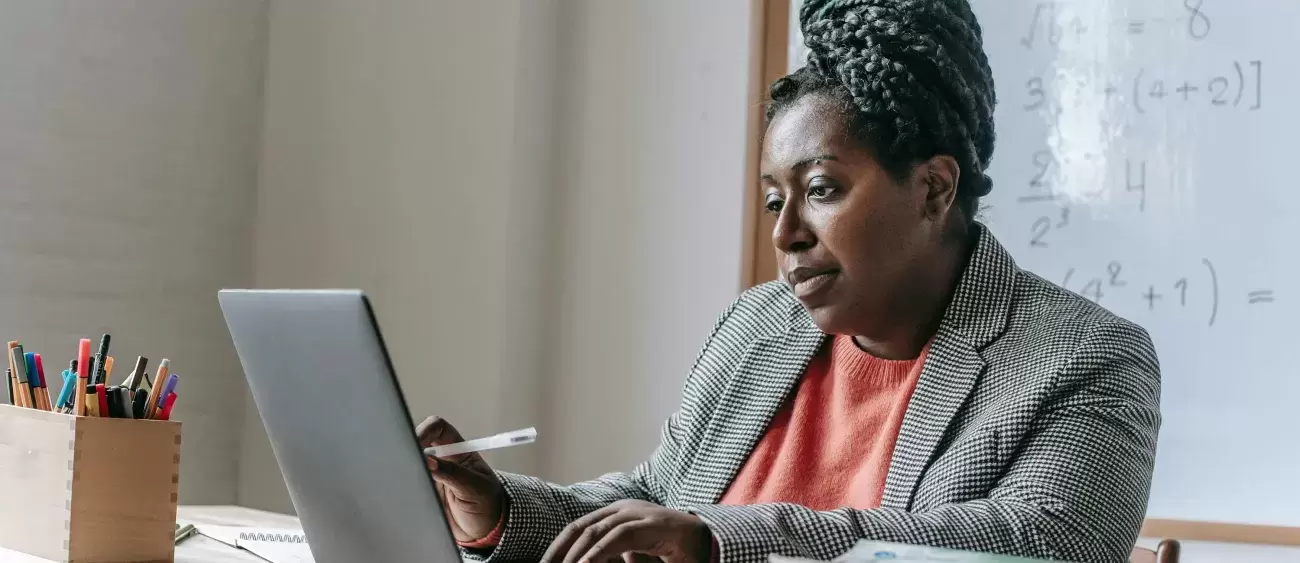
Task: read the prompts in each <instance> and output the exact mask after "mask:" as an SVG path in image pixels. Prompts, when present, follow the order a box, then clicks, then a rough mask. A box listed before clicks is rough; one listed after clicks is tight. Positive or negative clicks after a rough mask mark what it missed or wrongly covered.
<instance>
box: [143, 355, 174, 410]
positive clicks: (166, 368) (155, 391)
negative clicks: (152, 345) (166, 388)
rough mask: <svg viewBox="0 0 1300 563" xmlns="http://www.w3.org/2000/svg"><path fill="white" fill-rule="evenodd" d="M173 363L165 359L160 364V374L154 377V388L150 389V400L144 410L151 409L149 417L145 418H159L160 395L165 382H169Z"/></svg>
mask: <svg viewBox="0 0 1300 563" xmlns="http://www.w3.org/2000/svg"><path fill="white" fill-rule="evenodd" d="M171 367H172V361H171V360H169V359H167V358H163V360H162V361H161V362H158V374H157V375H155V376H154V377H153V387H152V388H151V389H149V400H148V401H146V402H145V404H144V408H146V409H149V414H148V416H145V418H157V416H156V415H157V414H158V399H159V393H161V392H162V388H163V382H164V381H167V373H168V372H170V371H171Z"/></svg>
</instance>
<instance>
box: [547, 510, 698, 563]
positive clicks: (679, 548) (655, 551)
mask: <svg viewBox="0 0 1300 563" xmlns="http://www.w3.org/2000/svg"><path fill="white" fill-rule="evenodd" d="M712 553H713V536H712V534H710V533H709V527H708V526H706V525H705V524H704V521H703V520H700V518H699V517H698V516H695V515H692V514H687V513H685V512H681V511H678V510H673V509H671V508H664V507H662V506H659V505H657V504H654V503H649V502H645V501H639V500H621V501H618V502H616V503H614V504H611V505H609V506H607V507H605V508H602V509H600V510H597V511H595V512H592V513H591V514H588V515H586V516H583V517H582V518H579V519H577V520H574V521H573V523H572V524H569V525H568V526H567V527H566V528H564V531H563V532H562V533H560V536H559V537H557V538H555V542H554V543H552V544H551V547H550V549H547V550H546V555H543V556H542V562H543V563H579V562H586V563H607V562H610V561H620V560H621V561H627V562H632V561H642V560H645V558H646V557H644V556H648V557H649V558H655V557H657V558H659V559H660V560H663V561H664V562H665V563H708V561H709V559H710V557H711V555H712Z"/></svg>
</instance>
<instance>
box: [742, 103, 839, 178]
mask: <svg viewBox="0 0 1300 563" xmlns="http://www.w3.org/2000/svg"><path fill="white" fill-rule="evenodd" d="M856 145H857V143H854V142H852V141H851V139H850V138H849V136H848V131H847V127H846V126H845V123H844V114H843V113H842V111H841V110H840V109H839V107H838V105H837V104H836V102H835V101H834V100H832V99H830V98H828V97H827V96H823V95H810V96H803V97H802V98H800V99H798V100H796V101H795V102H794V104H793V105H791V106H790V107H788V108H786V109H785V110H784V111H781V112H779V113H777V114H776V116H775V117H773V118H772V122H771V124H769V125H768V129H767V134H766V135H764V137H763V155H762V166H763V167H764V168H769V167H770V168H789V167H791V166H793V165H794V164H796V163H798V162H800V161H802V160H804V159H807V158H809V157H812V156H816V155H823V154H834V155H837V156H840V158H841V159H843V158H845V157H847V156H849V153H857V152H859V151H861V149H860V148H859V147H857V146H856Z"/></svg>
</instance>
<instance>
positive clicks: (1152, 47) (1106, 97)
mask: <svg viewBox="0 0 1300 563" xmlns="http://www.w3.org/2000/svg"><path fill="white" fill-rule="evenodd" d="M796 4H797V2H796ZM972 5H973V6H974V8H975V11H976V14H977V16H978V17H979V18H980V23H981V25H982V26H983V29H984V41H985V50H986V52H987V53H988V55H989V62H990V65H991V66H992V68H993V72H994V78H995V81H996V83H997V89H998V102H999V105H998V109H997V114H996V120H997V146H996V149H995V151H994V156H993V162H992V166H991V169H990V171H989V175H990V176H991V177H992V178H993V181H994V189H993V192H992V194H990V196H989V197H987V198H985V199H984V200H983V204H984V206H985V208H984V210H983V212H982V220H983V221H985V222H986V223H987V224H988V225H989V226H990V228H991V229H992V231H993V232H994V234H995V235H996V236H997V237H998V239H999V240H1000V241H1001V242H1002V243H1003V244H1004V245H1005V246H1006V247H1007V248H1008V249H1009V250H1010V252H1011V253H1012V255H1013V256H1014V257H1015V259H1016V261H1017V262H1018V263H1019V265H1020V266H1021V267H1024V268H1026V269H1028V270H1030V271H1033V272H1035V273H1037V274H1039V275H1041V276H1042V277H1044V278H1046V279H1048V280H1051V281H1053V282H1055V283H1057V284H1059V285H1063V286H1064V287H1066V288H1068V289H1070V290H1073V291H1075V292H1077V293H1079V294H1081V295H1083V296H1085V297H1087V298H1089V299H1092V300H1094V301H1097V302H1099V303H1100V304H1101V305H1103V306H1105V307H1106V308H1108V309H1110V310H1111V311H1114V312H1115V313H1117V314H1119V315H1120V316H1123V317H1124V318H1127V319H1129V320H1132V321H1134V322H1136V323H1138V324H1140V325H1142V326H1143V327H1145V328H1146V329H1147V330H1148V331H1149V332H1150V333H1151V335H1152V338H1153V340H1154V341H1155V345H1156V350H1157V353H1158V354H1159V356H1160V362H1161V371H1162V377H1163V391H1162V398H1161V402H1162V413H1163V416H1164V424H1163V426H1162V429H1161V433H1160V443H1159V448H1158V452H1157V460H1156V473H1155V481H1154V483H1153V486H1152V491H1151V502H1150V506H1149V509H1148V517H1150V518H1170V519H1179V520H1195V521H1208V522H1232V523H1242V524H1260V525H1275V526H1292V527H1300V368H1298V367H1297V364H1296V363H1295V360H1294V358H1295V357H1294V356H1291V355H1290V354H1291V353H1292V352H1294V351H1296V350H1297V349H1300V344H1296V343H1294V342H1293V340H1294V337H1293V334H1294V333H1291V330H1292V326H1293V325H1292V324H1291V323H1293V322H1296V321H1297V320H1298V319H1300V287H1298V286H1297V284H1296V280H1297V276H1300V249H1298V248H1296V246H1295V244H1296V242H1297V241H1300V236H1297V234H1296V231H1295V230H1294V229H1296V228H1297V224H1300V182H1298V181H1297V174H1296V173H1294V172H1292V167H1293V166H1294V163H1297V162H1300V141H1297V138H1296V136H1297V134H1298V133H1300V106H1297V105H1296V104H1295V103H1294V102H1293V100H1295V99H1297V97H1298V96H1300V55H1298V54H1297V53H1300V45H1298V44H1297V41H1300V0H1250V1H1248V2H1243V1H1242V0H1128V1H1122V0H1078V1H1075V2H1039V1H1034V0H973V1H972ZM795 13H796V14H797V5H796V9H795ZM795 40H796V41H797V42H799V43H801V41H799V40H798V39H797V37H796V39H795ZM802 60H803V57H802V55H800V56H798V57H794V58H792V60H791V63H792V65H794V66H798V65H800V64H802ZM1292 221H1295V222H1296V223H1292Z"/></svg>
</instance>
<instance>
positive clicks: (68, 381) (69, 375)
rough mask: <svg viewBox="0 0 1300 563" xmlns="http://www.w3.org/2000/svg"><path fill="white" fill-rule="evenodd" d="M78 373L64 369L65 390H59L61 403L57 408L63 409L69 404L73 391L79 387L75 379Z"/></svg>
mask: <svg viewBox="0 0 1300 563" xmlns="http://www.w3.org/2000/svg"><path fill="white" fill-rule="evenodd" d="M75 377H77V374H75V373H73V372H70V371H68V370H66V369H65V370H63V390H62V391H59V403H58V405H56V406H55V408H58V409H62V408H64V407H66V406H68V400H69V399H71V398H72V392H73V391H75V390H76V389H77V383H76V381H75V380H74V379H73V378H75Z"/></svg>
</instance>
